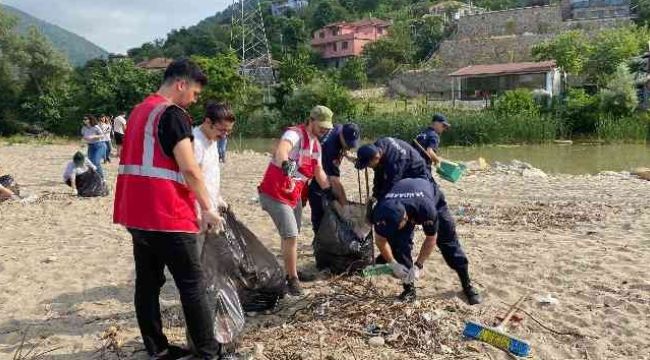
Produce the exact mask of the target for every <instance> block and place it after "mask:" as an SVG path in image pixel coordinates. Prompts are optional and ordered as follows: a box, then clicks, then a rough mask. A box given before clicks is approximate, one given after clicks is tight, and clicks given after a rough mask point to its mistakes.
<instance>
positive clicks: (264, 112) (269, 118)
mask: <svg viewBox="0 0 650 360" xmlns="http://www.w3.org/2000/svg"><path fill="white" fill-rule="evenodd" d="M287 125H288V124H287V122H286V121H283V120H282V114H281V113H280V111H278V110H275V109H269V108H266V107H263V108H260V109H257V110H255V111H253V112H251V113H242V114H237V123H236V124H235V135H236V136H242V137H247V138H252V137H263V138H272V137H278V136H279V134H280V133H281V132H282V129H283V128H284V127H286V126H287Z"/></svg>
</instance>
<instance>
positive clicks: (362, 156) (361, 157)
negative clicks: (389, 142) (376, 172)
mask: <svg viewBox="0 0 650 360" xmlns="http://www.w3.org/2000/svg"><path fill="white" fill-rule="evenodd" d="M378 153H379V148H378V147H376V146H375V145H372V144H369V145H363V146H362V147H360V148H359V150H357V162H356V164H354V166H355V167H356V168H357V169H359V170H361V169H365V168H367V167H368V163H370V160H372V158H374V157H375V155H377V154H378Z"/></svg>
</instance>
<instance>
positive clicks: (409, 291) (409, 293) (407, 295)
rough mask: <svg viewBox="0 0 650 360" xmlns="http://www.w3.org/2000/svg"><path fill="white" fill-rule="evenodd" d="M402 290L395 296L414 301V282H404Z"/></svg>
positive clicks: (402, 299)
mask: <svg viewBox="0 0 650 360" xmlns="http://www.w3.org/2000/svg"><path fill="white" fill-rule="evenodd" d="M403 286H404V291H402V293H401V294H399V296H398V297H397V298H398V299H399V300H400V301H404V302H413V301H415V284H404V285H403Z"/></svg>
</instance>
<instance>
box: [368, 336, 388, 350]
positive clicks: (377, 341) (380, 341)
mask: <svg viewBox="0 0 650 360" xmlns="http://www.w3.org/2000/svg"><path fill="white" fill-rule="evenodd" d="M384 344H385V341H384V338H383V337H381V336H374V337H371V338H370V339H368V345H370V346H374V347H380V346H384Z"/></svg>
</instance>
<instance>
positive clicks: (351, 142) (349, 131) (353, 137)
mask: <svg viewBox="0 0 650 360" xmlns="http://www.w3.org/2000/svg"><path fill="white" fill-rule="evenodd" d="M341 133H342V134H343V140H345V145H347V147H348V148H350V149H356V148H357V146H359V138H361V130H359V125H357V124H354V123H350V124H345V125H343V129H342V130H341Z"/></svg>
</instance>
